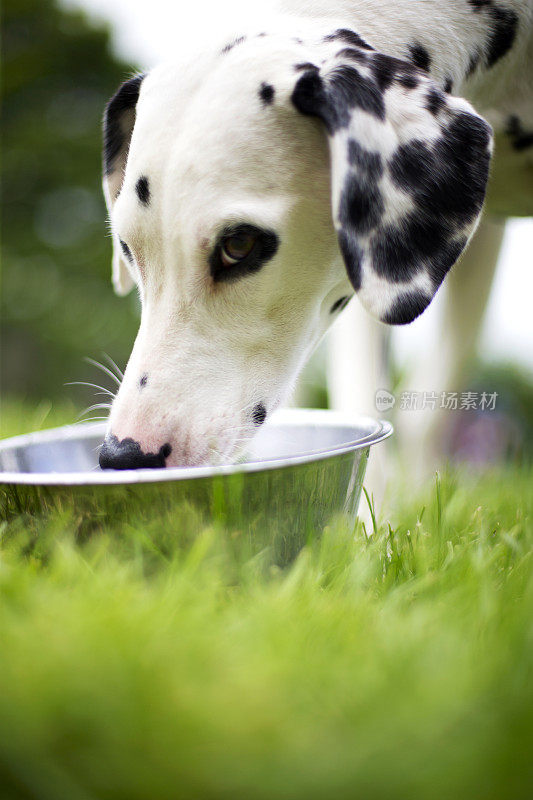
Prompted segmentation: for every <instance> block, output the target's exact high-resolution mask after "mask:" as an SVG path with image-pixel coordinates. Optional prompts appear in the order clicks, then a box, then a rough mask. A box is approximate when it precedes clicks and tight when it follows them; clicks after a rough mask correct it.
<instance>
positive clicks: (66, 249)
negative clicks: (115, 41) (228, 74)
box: [1, 0, 139, 402]
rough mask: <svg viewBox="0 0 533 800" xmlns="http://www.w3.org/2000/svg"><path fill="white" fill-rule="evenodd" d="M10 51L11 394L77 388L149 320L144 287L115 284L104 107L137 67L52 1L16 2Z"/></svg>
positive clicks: (64, 392)
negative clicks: (125, 290)
mask: <svg viewBox="0 0 533 800" xmlns="http://www.w3.org/2000/svg"><path fill="white" fill-rule="evenodd" d="M3 59H4V70H3V217H2V248H3V259H2V263H3V270H2V272H3V279H2V292H1V324H2V328H1V336H2V372H1V381H2V392H3V394H4V396H5V395H14V394H15V395H17V396H21V397H25V398H28V399H35V400H40V399H42V398H50V399H52V400H57V399H60V398H61V399H63V398H65V396H68V397H76V392H77V390H76V389H75V388H74V387H69V388H68V389H66V388H65V387H64V383H65V382H66V381H75V380H83V379H85V380H87V376H88V374H89V372H90V368H89V367H88V366H87V364H85V363H84V361H83V358H84V356H93V357H94V356H96V357H97V358H98V357H99V356H100V355H101V351H102V350H105V351H107V352H109V353H110V354H113V357H114V358H115V360H117V361H118V362H119V363H122V364H124V363H125V361H126V359H127V357H128V355H129V352H130V349H131V345H132V342H133V339H134V336H135V332H136V329H137V325H138V315H139V311H138V300H137V298H136V296H135V293H133V295H132V297H131V298H128V299H126V300H121V299H119V298H118V297H116V296H115V295H114V293H113V291H112V289H111V284H110V274H111V243H110V238H109V236H108V235H107V230H106V211H105V204H104V200H103V196H102V189H101V119H102V113H103V109H104V105H105V103H106V101H107V100H108V98H109V97H110V96H111V94H112V93H113V92H114V91H115V89H116V88H117V86H118V85H119V84H120V83H121V82H122V81H123V80H125V79H126V78H127V77H129V76H130V75H131V73H132V71H134V70H135V65H132V64H126V63H123V62H121V61H119V60H117V59H116V58H115V57H114V56H113V55H112V54H111V51H110V46H109V33H108V30H107V29H106V28H105V27H102V26H99V27H96V26H95V25H94V24H89V22H88V21H87V19H86V18H85V17H84V16H83V14H81V13H79V12H71V11H64V10H60V9H59V8H58V7H57V6H56V4H55V3H54V2H52V0H5V2H4V4H3ZM79 396H80V402H81V397H83V398H86V396H87V393H86V392H81V391H80V392H79Z"/></svg>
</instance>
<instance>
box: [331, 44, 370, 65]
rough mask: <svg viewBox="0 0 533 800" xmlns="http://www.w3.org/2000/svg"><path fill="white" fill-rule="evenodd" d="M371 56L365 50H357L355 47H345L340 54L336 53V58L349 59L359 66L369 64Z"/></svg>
mask: <svg viewBox="0 0 533 800" xmlns="http://www.w3.org/2000/svg"><path fill="white" fill-rule="evenodd" d="M368 57H369V54H368V53H365V52H364V51H363V50H355V49H354V48H353V47H343V49H342V50H339V52H338V53H335V58H349V59H351V60H352V61H356V62H357V63H358V64H367V63H368Z"/></svg>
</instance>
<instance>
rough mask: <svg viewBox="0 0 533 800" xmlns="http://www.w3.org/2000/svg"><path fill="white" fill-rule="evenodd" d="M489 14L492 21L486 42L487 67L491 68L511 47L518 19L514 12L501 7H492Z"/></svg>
mask: <svg viewBox="0 0 533 800" xmlns="http://www.w3.org/2000/svg"><path fill="white" fill-rule="evenodd" d="M489 14H490V16H491V19H492V23H493V29H492V31H491V33H490V36H489V41H488V51H487V65H488V66H489V67H492V66H493V64H495V63H496V62H497V61H499V60H500V58H503V56H504V55H506V54H507V53H508V52H509V50H510V49H511V47H512V46H513V42H514V40H515V36H516V29H517V27H518V17H517V15H516V14H515V12H514V11H511V10H510V9H509V8H502V7H501V6H492V7H491V8H490V10H489Z"/></svg>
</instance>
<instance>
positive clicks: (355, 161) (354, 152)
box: [348, 139, 383, 180]
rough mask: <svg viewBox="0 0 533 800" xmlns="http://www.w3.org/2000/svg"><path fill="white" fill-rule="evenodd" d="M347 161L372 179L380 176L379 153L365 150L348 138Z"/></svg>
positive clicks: (381, 164)
mask: <svg viewBox="0 0 533 800" xmlns="http://www.w3.org/2000/svg"><path fill="white" fill-rule="evenodd" d="M348 162H349V163H350V164H351V165H352V166H354V167H358V168H359V169H360V170H361V171H362V172H363V173H364V174H365V175H367V176H368V177H369V178H373V179H374V180H377V179H378V178H380V177H381V175H382V173H383V163H382V160H381V155H380V154H379V153H373V152H371V151H370V150H365V148H364V147H361V145H360V144H359V142H356V141H355V139H348Z"/></svg>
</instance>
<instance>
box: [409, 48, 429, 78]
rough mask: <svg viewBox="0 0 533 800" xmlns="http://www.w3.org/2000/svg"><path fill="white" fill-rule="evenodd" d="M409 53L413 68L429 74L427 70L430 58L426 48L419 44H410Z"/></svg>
mask: <svg viewBox="0 0 533 800" xmlns="http://www.w3.org/2000/svg"><path fill="white" fill-rule="evenodd" d="M409 53H410V54H411V60H412V62H413V64H415V66H417V67H418V68H419V69H423V70H424V72H429V68H430V66H431V56H430V55H429V53H428V51H427V50H426V48H425V47H424V46H423V45H421V44H420V42H414V43H413V44H410V45H409Z"/></svg>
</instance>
